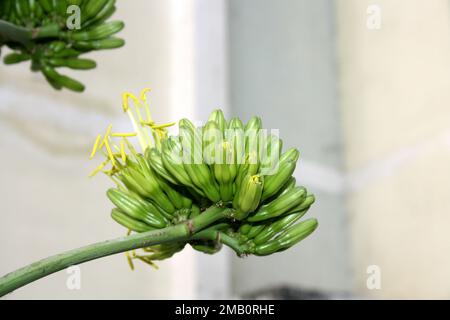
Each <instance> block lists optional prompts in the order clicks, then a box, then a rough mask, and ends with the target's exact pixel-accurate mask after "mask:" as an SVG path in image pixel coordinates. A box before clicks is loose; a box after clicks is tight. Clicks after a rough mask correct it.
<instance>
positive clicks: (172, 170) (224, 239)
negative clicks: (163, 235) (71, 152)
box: [91, 89, 317, 266]
mask: <svg viewBox="0 0 450 320" xmlns="http://www.w3.org/2000/svg"><path fill="white" fill-rule="evenodd" d="M148 90H149V89H144V90H143V91H142V92H141V94H140V96H139V98H138V97H137V96H135V95H133V94H132V93H125V94H124V95H123V110H124V111H125V112H126V113H127V114H128V116H129V117H130V120H131V123H132V125H133V129H134V130H133V132H126V133H124V132H114V130H113V129H112V125H110V126H109V127H108V128H107V130H106V133H105V134H104V135H98V137H97V139H96V141H95V143H94V147H93V150H92V153H91V158H92V157H94V156H95V154H96V153H99V152H102V153H103V155H104V156H105V158H106V159H105V160H104V161H103V162H102V163H101V164H100V165H99V166H98V167H97V168H95V170H94V171H93V172H92V173H91V176H93V175H95V174H97V173H98V172H104V173H105V174H107V175H108V176H109V177H110V178H111V179H112V180H113V181H114V183H115V185H116V187H115V188H112V189H110V190H108V192H107V195H108V197H109V199H110V200H111V201H112V203H113V204H114V205H115V208H114V209H113V210H112V213H111V216H112V218H113V219H114V220H115V221H117V222H118V223H119V224H121V225H122V226H124V227H125V228H127V229H128V234H130V233H131V232H136V233H142V232H147V231H152V230H160V231H161V232H173V241H168V242H165V243H162V244H158V245H156V246H151V247H146V248H143V249H142V250H143V252H140V253H137V252H136V251H132V252H128V253H127V256H128V259H129V262H130V265H131V266H133V263H132V261H133V259H139V260H142V261H144V262H147V263H149V264H151V265H154V262H153V261H155V260H162V259H166V258H169V257H171V256H172V255H173V254H175V253H176V252H179V251H180V250H182V249H183V248H184V247H185V246H186V245H187V244H189V245H191V246H192V247H193V248H194V249H196V250H198V251H201V252H205V253H209V254H212V253H215V252H218V251H219V250H220V249H221V247H222V245H223V244H225V245H227V246H229V247H230V248H231V249H233V250H234V251H236V253H237V254H238V255H239V256H245V255H250V254H254V255H259V256H264V255H269V254H273V253H276V252H280V251H283V250H286V249H288V248H290V247H292V246H293V245H295V244H296V243H298V242H299V241H301V240H302V239H304V238H305V237H307V236H308V235H309V234H311V233H312V232H313V231H314V230H315V229H316V227H317V220H316V219H307V220H303V221H300V219H301V218H302V217H303V216H304V215H305V213H306V212H307V211H308V209H309V208H310V206H311V205H312V204H313V203H314V200H315V199H314V196H313V195H312V194H309V193H308V191H307V190H306V188H305V187H303V186H297V185H296V180H295V178H294V177H293V176H292V175H293V173H294V170H295V167H296V163H297V160H298V158H299V152H298V150H297V149H295V148H291V149H289V150H287V151H285V152H282V144H283V143H282V140H281V139H280V138H279V137H278V136H277V135H276V134H273V132H272V131H273V130H272V131H271V134H268V133H267V130H264V129H263V128H262V122H261V119H260V118H258V117H253V118H252V119H250V121H249V122H248V123H247V124H246V125H244V124H243V123H242V121H241V120H240V119H239V118H233V119H231V120H229V121H227V120H226V119H225V117H224V114H223V112H222V111H221V110H215V111H213V112H212V113H211V115H210V117H209V119H208V121H207V122H206V123H205V124H203V125H201V126H196V125H194V123H192V122H191V121H190V120H188V119H182V120H180V121H179V122H178V134H177V135H169V134H168V127H171V126H173V125H175V124H176V123H175V122H172V123H167V124H156V123H155V122H154V121H153V119H152V117H151V114H150V109H149V105H148V102H147V92H148ZM130 101H132V102H133V106H131V107H130V105H129V102H130ZM132 137H135V138H137V140H138V142H139V145H140V149H141V150H139V151H138V150H136V148H135V147H134V146H133V144H132V143H131V142H130V139H131V138H132ZM174 226H184V227H185V228H184V229H183V228H180V229H177V228H170V227H174ZM164 230H165V231H164ZM169 230H170V231H169ZM173 230H177V231H173Z"/></svg>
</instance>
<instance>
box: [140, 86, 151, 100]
mask: <svg viewBox="0 0 450 320" xmlns="http://www.w3.org/2000/svg"><path fill="white" fill-rule="evenodd" d="M149 91H152V89H150V88H144V89H142V91H141V94H140V96H141V100H142V101H144V102H147V95H146V94H147V92H149Z"/></svg>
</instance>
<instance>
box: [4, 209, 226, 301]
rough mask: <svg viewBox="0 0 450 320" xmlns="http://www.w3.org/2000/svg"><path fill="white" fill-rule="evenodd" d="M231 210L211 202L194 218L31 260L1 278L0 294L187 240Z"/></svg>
mask: <svg viewBox="0 0 450 320" xmlns="http://www.w3.org/2000/svg"><path fill="white" fill-rule="evenodd" d="M230 214H231V210H230V209H228V208H219V207H215V206H213V207H210V208H208V209H207V210H205V211H204V212H203V213H202V214H201V215H199V216H197V217H195V218H194V219H191V220H188V221H185V222H183V223H180V224H177V225H174V226H171V227H167V228H164V229H160V230H155V231H149V232H145V233H138V234H134V235H131V236H128V237H121V238H117V239H113V240H108V241H104V242H99V243H95V244H91V245H88V246H85V247H81V248H78V249H74V250H70V251H67V252H64V253H61V254H57V255H54V256H52V257H49V258H46V259H43V260H40V261H37V262H34V263H32V264H30V265H28V266H26V267H23V268H21V269H18V270H16V271H13V272H11V273H8V274H7V275H5V276H4V277H2V278H0V297H1V296H4V295H5V294H7V293H9V292H11V291H13V290H15V289H17V288H20V287H22V286H24V285H27V284H28V283H30V282H33V281H35V280H38V279H40V278H43V277H45V276H48V275H50V274H52V273H54V272H57V271H60V270H62V269H64V268H67V267H69V266H71V265H75V264H80V263H83V262H87V261H91V260H95V259H98V258H102V257H106V256H109V255H113V254H116V253H120V252H125V251H129V250H133V249H139V248H143V247H149V246H152V245H155V244H161V243H166V242H172V241H180V240H181V241H182V240H188V239H190V238H191V237H192V235H193V234H194V233H196V232H198V231H199V230H202V229H203V228H205V227H207V226H209V225H211V224H213V223H214V222H216V221H218V220H221V219H223V218H227V217H230Z"/></svg>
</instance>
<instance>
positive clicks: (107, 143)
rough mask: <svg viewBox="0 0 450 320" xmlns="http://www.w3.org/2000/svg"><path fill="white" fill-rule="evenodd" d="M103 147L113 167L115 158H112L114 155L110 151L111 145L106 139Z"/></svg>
mask: <svg viewBox="0 0 450 320" xmlns="http://www.w3.org/2000/svg"><path fill="white" fill-rule="evenodd" d="M105 147H106V152H108V156H109V159H111V163H112V165H113V167H115V166H116V159H115V158H114V155H113V153H112V150H111V146H110V145H109V142H108V140H105Z"/></svg>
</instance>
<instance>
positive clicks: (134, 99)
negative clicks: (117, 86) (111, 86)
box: [122, 92, 141, 112]
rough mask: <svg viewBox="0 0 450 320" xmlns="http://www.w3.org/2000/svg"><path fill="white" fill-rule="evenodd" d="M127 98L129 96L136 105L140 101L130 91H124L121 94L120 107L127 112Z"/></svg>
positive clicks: (139, 103)
mask: <svg viewBox="0 0 450 320" xmlns="http://www.w3.org/2000/svg"><path fill="white" fill-rule="evenodd" d="M129 98H131V99H132V100H133V102H134V103H135V104H136V105H138V106H140V105H141V102H140V101H139V99H138V98H137V97H136V96H135V95H134V94H132V93H131V92H124V93H123V94H122V108H123V111H125V112H127V111H128V110H129V109H130V107H129V106H128V99H129Z"/></svg>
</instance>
